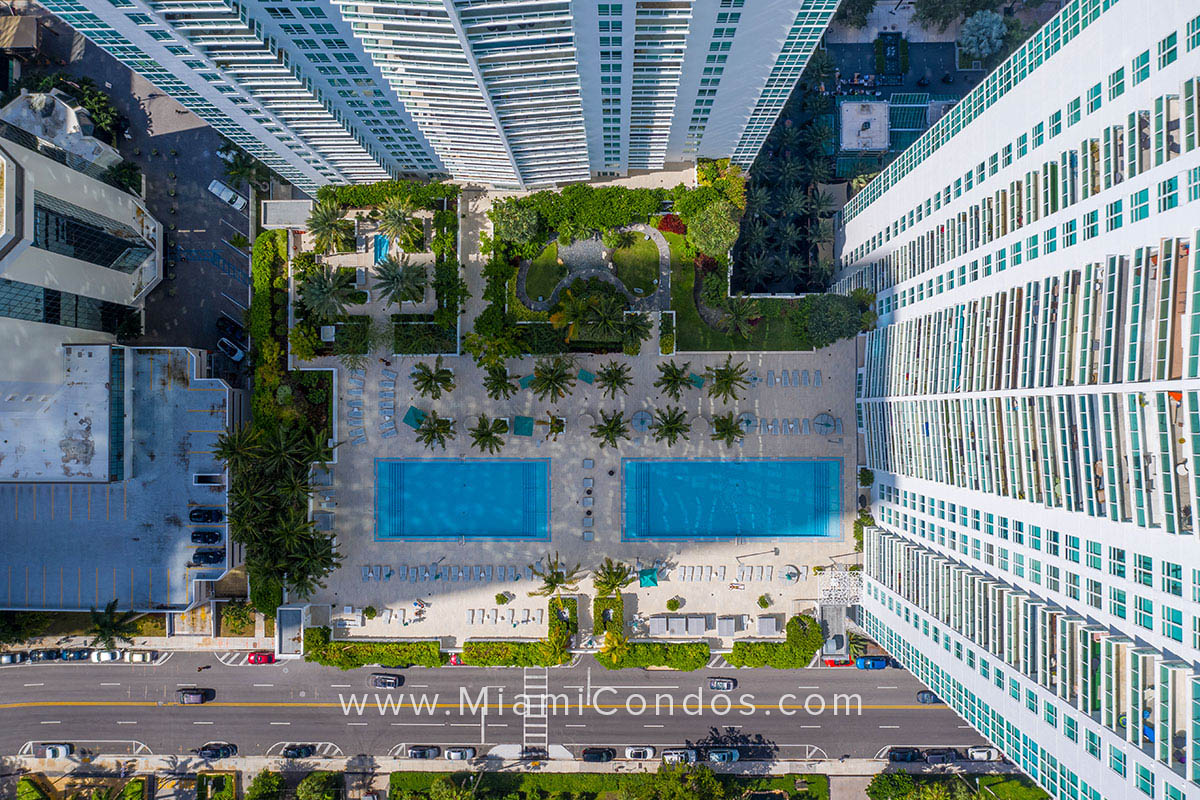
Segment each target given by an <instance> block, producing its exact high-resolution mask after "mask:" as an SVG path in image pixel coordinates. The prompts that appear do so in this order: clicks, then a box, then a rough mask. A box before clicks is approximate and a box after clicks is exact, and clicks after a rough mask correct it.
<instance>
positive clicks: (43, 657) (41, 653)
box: [29, 647, 62, 661]
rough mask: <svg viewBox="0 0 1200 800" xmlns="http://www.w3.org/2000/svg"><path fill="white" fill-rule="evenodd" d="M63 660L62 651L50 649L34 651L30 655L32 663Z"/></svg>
mask: <svg viewBox="0 0 1200 800" xmlns="http://www.w3.org/2000/svg"><path fill="white" fill-rule="evenodd" d="M61 658H62V651H61V650H59V649H57V648H54V647H50V648H47V649H44V650H34V651H33V652H32V653H30V654H29V660H30V661H58V660H59V659H61Z"/></svg>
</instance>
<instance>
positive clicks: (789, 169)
mask: <svg viewBox="0 0 1200 800" xmlns="http://www.w3.org/2000/svg"><path fill="white" fill-rule="evenodd" d="M776 172H777V174H778V176H779V183H780V184H781V186H788V185H790V184H793V183H795V182H796V181H798V180H800V178H801V176H802V175H804V165H803V164H802V163H801V162H800V161H799V160H797V159H795V158H789V159H786V160H784V162H783V163H782V164H780V165H779V168H778V169H777V170H776Z"/></svg>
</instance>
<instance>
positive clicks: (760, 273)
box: [734, 250, 771, 289]
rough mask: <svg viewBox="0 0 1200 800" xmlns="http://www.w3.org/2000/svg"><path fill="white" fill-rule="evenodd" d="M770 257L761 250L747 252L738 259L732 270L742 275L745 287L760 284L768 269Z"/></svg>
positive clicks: (755, 286)
mask: <svg viewBox="0 0 1200 800" xmlns="http://www.w3.org/2000/svg"><path fill="white" fill-rule="evenodd" d="M770 265H771V257H770V256H768V255H767V254H766V253H764V252H763V251H761V250H755V251H753V252H748V253H746V254H744V255H743V256H742V257H741V258H739V259H738V261H737V265H736V266H735V267H734V272H735V273H737V274H740V275H741V276H742V280H743V281H745V285H746V288H748V289H754V288H757V287H758V286H760V285H761V284H762V282H763V280H764V279H765V278H766V277H767V273H768V272H769V271H770Z"/></svg>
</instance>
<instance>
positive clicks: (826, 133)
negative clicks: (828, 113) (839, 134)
mask: <svg viewBox="0 0 1200 800" xmlns="http://www.w3.org/2000/svg"><path fill="white" fill-rule="evenodd" d="M832 139H833V129H832V128H830V127H829V126H828V125H826V124H825V123H824V122H818V121H817V120H813V121H811V122H809V123H808V124H807V125H805V126H804V127H803V128H801V129H800V141H802V142H803V143H804V146H805V147H807V148H808V149H809V150H812V151H814V152H817V153H819V152H821V149H822V148H823V147H824V146H825V145H826V144H827V143H828V142H830V141H831V140H832Z"/></svg>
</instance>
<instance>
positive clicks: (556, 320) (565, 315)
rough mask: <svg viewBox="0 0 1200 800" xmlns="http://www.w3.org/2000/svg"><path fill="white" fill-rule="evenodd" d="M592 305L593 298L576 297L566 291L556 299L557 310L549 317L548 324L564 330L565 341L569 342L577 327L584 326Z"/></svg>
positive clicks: (593, 302) (569, 291)
mask: <svg viewBox="0 0 1200 800" xmlns="http://www.w3.org/2000/svg"><path fill="white" fill-rule="evenodd" d="M594 304H595V298H593V297H587V296H584V297H576V296H575V294H574V293H573V292H572V291H571V290H570V289H567V290H566V291H565V292H563V293H562V297H560V298H559V299H558V310H557V311H555V312H554V313H553V314H551V315H550V324H551V325H553V326H554V327H555V328H566V329H567V335H566V337H565V341H567V342H570V341H571V339H573V338H574V337H575V333H576V332H577V331H578V330H579V326H580V325H584V324H586V322H587V318H588V315H589V314H590V313H591V309H592V306H593V305H594Z"/></svg>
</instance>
